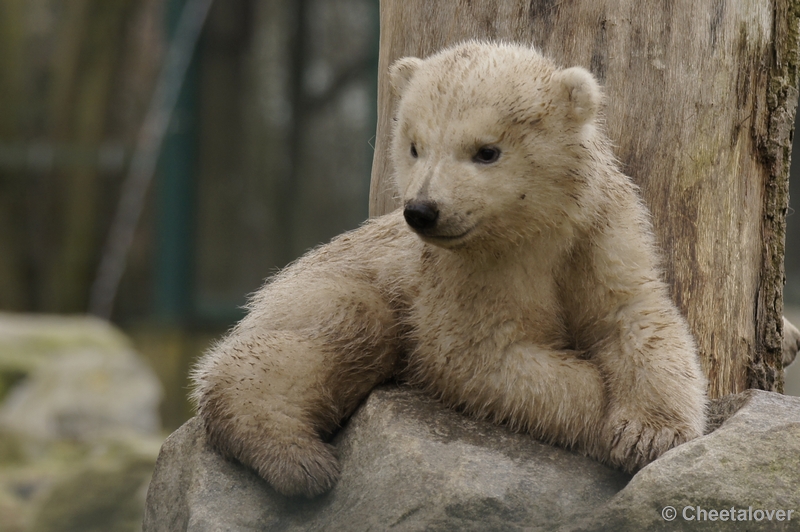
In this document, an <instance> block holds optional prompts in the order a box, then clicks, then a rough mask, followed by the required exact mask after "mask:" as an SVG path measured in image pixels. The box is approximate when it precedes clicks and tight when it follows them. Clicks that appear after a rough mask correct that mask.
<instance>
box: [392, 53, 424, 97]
mask: <svg viewBox="0 0 800 532" xmlns="http://www.w3.org/2000/svg"><path fill="white" fill-rule="evenodd" d="M421 64H422V59H419V58H417V57H402V58H400V59H398V60H397V61H395V62H394V63H392V66H390V67H389V82H390V83H391V85H392V91H394V94H395V96H401V95H402V94H403V92H405V90H406V87H408V84H409V82H410V81H411V78H413V77H414V73H415V72H416V71H417V69H418V68H419V66H420V65H421Z"/></svg>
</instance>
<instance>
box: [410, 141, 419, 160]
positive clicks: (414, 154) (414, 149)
mask: <svg viewBox="0 0 800 532" xmlns="http://www.w3.org/2000/svg"><path fill="white" fill-rule="evenodd" d="M411 156H412V157H413V158H414V159H416V158H417V157H418V156H419V154H418V153H417V145H416V144H414V143H413V142H412V143H411Z"/></svg>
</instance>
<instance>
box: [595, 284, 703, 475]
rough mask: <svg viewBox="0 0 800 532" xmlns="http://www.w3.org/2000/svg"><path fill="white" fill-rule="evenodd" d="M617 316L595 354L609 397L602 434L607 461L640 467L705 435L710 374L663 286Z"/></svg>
mask: <svg viewBox="0 0 800 532" xmlns="http://www.w3.org/2000/svg"><path fill="white" fill-rule="evenodd" d="M614 321H615V322H616V324H615V334H614V335H612V337H611V338H610V339H609V340H610V341H609V343H608V345H606V346H605V347H604V348H603V349H602V350H601V351H600V352H599V353H598V356H597V361H598V363H599V364H600V366H601V367H602V368H603V373H604V375H606V381H607V385H608V389H609V401H610V402H609V410H608V414H607V417H606V420H605V422H604V427H603V440H604V443H605V444H606V445H607V451H606V452H607V458H606V460H608V461H609V462H610V463H611V464H613V465H615V466H617V467H621V468H622V469H624V470H626V471H628V472H634V471H636V470H638V469H640V468H641V467H644V466H645V465H647V464H648V463H650V462H652V461H653V460H655V459H656V458H658V457H659V456H660V455H662V454H663V453H665V452H666V451H668V450H669V449H671V448H672V447H675V446H677V445H680V444H681V443H684V442H686V441H689V440H691V439H693V438H696V437H698V436H701V435H702V434H703V430H704V428H705V419H706V413H705V409H706V392H705V390H706V379H705V376H704V375H703V373H702V370H701V369H700V365H699V362H698V360H697V355H696V349H695V346H694V341H693V340H692V338H691V335H690V333H689V331H688V327H687V325H686V323H685V321H684V320H683V318H682V317H681V316H680V314H679V313H678V310H677V309H676V308H675V307H674V305H672V303H671V302H670V301H669V300H668V298H667V297H666V296H665V295H663V292H662V291H661V290H655V291H652V292H649V293H643V294H640V296H639V297H638V298H635V299H633V300H632V301H630V302H629V303H628V304H626V305H624V306H623V307H622V308H621V309H620V310H619V311H618V313H617V315H616V317H615V320H614Z"/></svg>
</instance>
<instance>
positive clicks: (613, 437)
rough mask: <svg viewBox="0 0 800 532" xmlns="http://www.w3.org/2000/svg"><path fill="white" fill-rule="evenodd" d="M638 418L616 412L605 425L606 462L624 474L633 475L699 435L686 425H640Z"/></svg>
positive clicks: (645, 423)
mask: <svg viewBox="0 0 800 532" xmlns="http://www.w3.org/2000/svg"><path fill="white" fill-rule="evenodd" d="M642 417H643V416H632V415H625V414H623V413H620V414H619V415H616V416H612V417H611V418H610V419H609V422H608V423H607V425H606V431H605V436H606V438H608V439H607V441H608V442H609V443H610V445H609V455H608V459H609V462H610V463H611V464H612V465H614V466H616V467H619V468H621V469H622V470H624V471H625V472H626V473H635V472H636V471H638V470H639V469H641V468H643V467H644V466H646V465H647V464H649V463H650V462H652V461H653V460H655V459H656V458H658V457H659V456H661V455H662V454H664V453H665V452H667V451H669V450H670V449H672V448H673V447H677V446H678V445H680V444H682V443H685V442H687V441H689V440H691V439H694V438H696V437H697V436H700V435H701V434H700V433H699V432H698V431H694V430H691V429H689V428H688V427H686V426H683V427H681V428H676V427H665V426H658V425H654V424H651V423H647V422H643V421H641V419H642Z"/></svg>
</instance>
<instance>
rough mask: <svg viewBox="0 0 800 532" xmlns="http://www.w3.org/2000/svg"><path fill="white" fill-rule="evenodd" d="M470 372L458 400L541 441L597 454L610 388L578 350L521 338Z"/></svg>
mask: <svg viewBox="0 0 800 532" xmlns="http://www.w3.org/2000/svg"><path fill="white" fill-rule="evenodd" d="M471 372H472V373H473V375H474V376H473V377H469V378H464V380H465V384H464V386H463V387H461V388H460V389H459V390H458V391H457V392H456V393H457V395H458V399H457V400H455V401H453V402H456V403H461V404H463V405H464V406H465V407H466V410H467V411H469V412H470V413H472V414H474V415H477V416H479V417H486V418H490V419H492V420H493V421H495V422H499V423H507V424H509V425H510V426H511V427H512V428H514V429H517V430H522V431H525V432H528V433H530V434H531V435H533V436H534V437H536V438H537V439H540V440H543V441H546V442H548V443H555V444H558V445H561V446H564V447H567V448H574V449H576V450H579V451H583V452H586V453H587V454H589V455H592V456H597V455H598V452H599V450H598V448H597V445H596V440H597V438H596V434H597V433H598V431H599V430H600V424H601V422H602V419H603V415H604V412H605V408H606V391H605V384H604V382H603V378H602V374H601V372H600V370H599V368H598V367H597V365H596V364H594V363H593V362H590V361H588V360H584V359H582V358H581V357H580V356H578V353H575V352H573V351H560V350H554V349H550V348H548V347H543V346H539V345H536V344H533V343H530V342H517V343H514V344H512V345H511V346H509V347H507V348H506V349H505V350H504V352H503V354H502V356H501V357H499V358H497V359H492V360H491V364H490V365H487V366H486V367H483V368H481V369H480V370H478V371H471ZM461 378H462V377H460V376H454V378H453V379H451V382H458V381H459V380H460V379H461Z"/></svg>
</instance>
